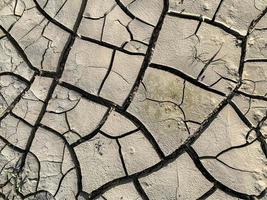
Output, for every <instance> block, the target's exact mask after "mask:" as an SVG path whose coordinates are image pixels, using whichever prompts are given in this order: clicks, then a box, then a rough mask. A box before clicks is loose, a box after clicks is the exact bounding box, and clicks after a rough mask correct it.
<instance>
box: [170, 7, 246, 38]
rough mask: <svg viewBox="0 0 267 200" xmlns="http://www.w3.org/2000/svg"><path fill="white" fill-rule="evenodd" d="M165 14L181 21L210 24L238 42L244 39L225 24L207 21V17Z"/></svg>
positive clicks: (171, 12)
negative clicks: (187, 20)
mask: <svg viewBox="0 0 267 200" xmlns="http://www.w3.org/2000/svg"><path fill="white" fill-rule="evenodd" d="M167 14H168V15H169V16H172V17H179V18H182V19H189V20H195V21H203V22H205V23H207V24H210V25H213V26H215V27H218V28H220V29H221V30H223V31H225V32H226V33H229V34H231V35H233V36H234V37H236V38H237V39H239V40H242V39H243V38H244V37H245V36H244V35H242V34H241V33H239V32H238V31H236V30H234V29H231V28H229V27H228V26H226V25H225V24H223V23H221V22H217V21H212V19H209V18H207V17H203V16H201V15H191V14H185V13H178V12H174V11H169V12H168V13H167Z"/></svg>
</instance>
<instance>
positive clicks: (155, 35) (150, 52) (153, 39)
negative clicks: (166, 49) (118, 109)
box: [122, 0, 169, 110]
mask: <svg viewBox="0 0 267 200" xmlns="http://www.w3.org/2000/svg"><path fill="white" fill-rule="evenodd" d="M168 8H169V1H168V0H164V6H163V10H162V13H161V16H160V18H159V20H158V23H157V25H156V27H155V28H154V30H153V33H152V36H151V38H150V41H149V45H148V48H147V51H146V55H145V58H144V61H143V63H142V66H141V69H140V71H139V73H138V75H137V78H136V80H135V83H134V84H133V87H132V89H131V91H130V93H129V95H128V97H127V98H126V100H125V101H124V103H123V106H122V107H123V109H124V110H127V108H128V107H129V105H130V103H131V101H132V99H133V97H134V94H135V93H136V91H137V89H138V88H139V85H140V83H141V82H142V80H143V77H144V74H145V71H146V69H147V68H148V66H149V63H150V61H151V58H152V55H153V49H154V48H155V45H156V42H157V40H158V37H159V34H160V30H161V28H162V25H163V22H164V19H165V16H166V13H167V12H168Z"/></svg>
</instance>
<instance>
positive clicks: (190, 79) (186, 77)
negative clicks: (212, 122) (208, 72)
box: [149, 63, 226, 97]
mask: <svg viewBox="0 0 267 200" xmlns="http://www.w3.org/2000/svg"><path fill="white" fill-rule="evenodd" d="M149 67H151V68H154V69H159V70H162V71H165V72H169V73H171V74H174V75H176V76H178V77H180V78H182V79H184V80H186V81H188V82H189V83H191V84H193V85H195V86H197V87H200V88H202V89H204V90H207V91H209V92H212V93H214V94H217V95H220V96H223V97H225V96H226V94H224V93H223V92H221V91H218V90H215V89H213V88H210V87H209V86H207V85H205V84H204V83H201V82H199V81H198V80H196V79H194V78H193V77H191V76H189V75H187V74H185V73H183V72H182V71H179V70H178V69H175V68H174V67H170V66H165V65H160V64H155V63H152V64H150V65H149Z"/></svg>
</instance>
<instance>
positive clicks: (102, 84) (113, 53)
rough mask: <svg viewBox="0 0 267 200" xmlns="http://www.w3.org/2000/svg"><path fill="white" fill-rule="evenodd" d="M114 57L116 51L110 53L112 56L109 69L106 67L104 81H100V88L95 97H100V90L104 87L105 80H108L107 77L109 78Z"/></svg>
mask: <svg viewBox="0 0 267 200" xmlns="http://www.w3.org/2000/svg"><path fill="white" fill-rule="evenodd" d="M115 55H116V50H113V52H112V56H111V61H110V65H109V67H108V70H107V73H106V75H105V77H104V79H103V80H102V82H101V85H100V87H99V89H98V92H97V95H98V96H99V95H100V93H101V90H102V88H103V86H104V84H105V82H106V80H107V78H108V76H109V74H110V72H111V70H112V66H113V63H114V58H115Z"/></svg>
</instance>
